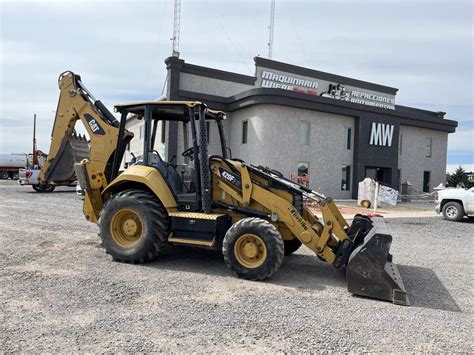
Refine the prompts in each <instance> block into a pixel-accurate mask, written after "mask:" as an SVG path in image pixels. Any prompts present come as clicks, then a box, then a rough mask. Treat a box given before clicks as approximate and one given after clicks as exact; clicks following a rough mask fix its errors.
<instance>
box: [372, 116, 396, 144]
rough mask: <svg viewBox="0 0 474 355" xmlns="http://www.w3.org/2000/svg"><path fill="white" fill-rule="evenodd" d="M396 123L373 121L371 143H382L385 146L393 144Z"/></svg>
mask: <svg viewBox="0 0 474 355" xmlns="http://www.w3.org/2000/svg"><path fill="white" fill-rule="evenodd" d="M393 130H394V125H392V124H384V123H375V122H373V123H372V129H371V131H370V143H369V144H370V145H380V146H384V147H391V146H392V138H393Z"/></svg>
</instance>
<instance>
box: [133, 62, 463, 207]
mask: <svg viewBox="0 0 474 355" xmlns="http://www.w3.org/2000/svg"><path fill="white" fill-rule="evenodd" d="M165 63H166V68H167V71H168V79H167V80H168V82H167V98H168V100H198V101H203V102H205V103H206V104H207V105H208V106H209V107H210V108H212V109H216V110H222V111H226V112H227V113H228V114H229V119H227V120H226V122H225V128H226V140H227V144H228V146H229V147H230V148H231V150H232V156H233V157H236V158H239V159H242V160H245V161H247V162H249V163H251V164H256V165H264V166H268V167H271V168H274V169H276V170H279V171H280V172H281V173H283V174H284V175H285V176H288V177H296V178H297V179H301V178H302V180H301V181H304V182H306V181H307V183H308V185H309V187H311V188H313V189H315V190H319V191H321V192H323V193H325V194H326V195H329V196H332V197H334V198H339V199H351V198H354V199H355V198H357V187H358V182H359V181H362V180H363V179H364V178H365V177H371V178H373V179H375V180H378V181H380V182H382V183H384V184H386V185H389V186H392V187H394V188H396V189H399V185H400V183H401V182H402V181H406V180H408V181H410V182H411V183H412V184H413V185H414V187H415V188H416V189H417V190H420V191H432V189H433V187H435V186H437V185H438V184H439V183H441V182H444V181H445V173H446V155H447V137H448V134H449V133H452V132H454V131H455V129H456V127H457V122H456V121H452V120H448V119H446V118H445V117H444V116H445V113H444V112H432V111H426V110H420V109H417V108H412V107H405V106H400V105H397V104H396V103H395V102H396V94H397V91H398V89H396V88H392V87H388V86H383V85H379V84H374V83H369V82H365V81H361V80H356V79H352V78H347V77H343V76H339V75H334V74H330V73H325V72H321V71H317V70H313V69H308V68H302V67H298V66H294V65H290V64H286V63H282V62H278V61H273V60H268V59H265V58H260V57H256V58H255V76H247V75H242V74H237V73H232V72H227V71H222V70H218V69H212V68H207V67H202V66H197V65H193V64H189V63H186V62H185V61H184V60H182V59H179V58H176V57H169V58H167V59H166V60H165ZM139 124H140V123H137V122H135V123H134V122H129V123H128V127H129V129H131V130H132V131H133V130H134V129H135V130H136V127H138V126H139ZM135 133H136V132H135ZM214 134H215V135H217V131H215V132H213V131H212V128H211V130H210V146H211V151H212V150H213V149H212V146H213V145H214V144H217V136H216V137H215V138H213V135H214ZM165 136H166V138H163V139H162V141H160V143H159V144H160V146H159V147H158V148H159V149H160V152H161V154H162V155H163V156H164V157H171V156H178V157H179V153H180V151H181V146H182V138H183V137H182V135H181V134H180V131H179V130H178V127H177V126H176V125H173V124H170V126H169V127H166V128H165V130H164V131H163V137H165Z"/></svg>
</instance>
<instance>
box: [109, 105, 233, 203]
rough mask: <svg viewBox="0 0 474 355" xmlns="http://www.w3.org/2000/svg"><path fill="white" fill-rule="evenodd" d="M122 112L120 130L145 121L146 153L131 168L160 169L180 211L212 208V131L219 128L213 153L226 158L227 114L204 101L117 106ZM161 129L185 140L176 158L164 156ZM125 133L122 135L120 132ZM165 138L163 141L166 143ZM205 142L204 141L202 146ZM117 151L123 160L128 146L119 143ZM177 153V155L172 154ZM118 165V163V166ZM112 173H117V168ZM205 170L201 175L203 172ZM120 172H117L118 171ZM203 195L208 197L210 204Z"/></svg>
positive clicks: (180, 145)
mask: <svg viewBox="0 0 474 355" xmlns="http://www.w3.org/2000/svg"><path fill="white" fill-rule="evenodd" d="M115 108H116V110H117V111H118V112H120V113H121V115H122V119H121V122H120V128H119V129H120V130H121V131H123V130H125V127H124V126H125V122H126V118H127V117H128V116H129V115H134V116H135V117H136V118H137V119H138V120H143V121H144V123H143V132H142V134H141V136H142V137H141V138H142V139H143V154H142V155H139V156H137V157H135V158H134V159H132V160H131V161H130V162H129V165H145V166H150V167H153V168H155V169H157V170H158V171H159V173H160V175H161V176H162V177H163V179H164V180H165V182H166V184H167V185H168V187H169V189H170V190H171V192H172V193H173V195H174V197H175V199H176V201H177V206H178V210H179V211H189V212H197V211H202V210H203V209H204V210H206V209H207V210H208V209H209V208H210V172H209V156H208V151H209V148H211V147H210V144H209V129H210V127H211V126H215V127H217V131H218V133H219V141H218V142H217V141H213V144H212V149H211V150H213V153H215V154H217V155H220V156H222V157H223V158H224V159H225V158H226V143H225V136H224V129H223V120H224V119H225V118H226V116H225V113H224V112H220V111H213V110H210V109H208V108H207V107H206V105H204V104H203V103H201V102H195V101H191V102H188V101H149V102H140V103H132V104H124V105H117V106H115ZM158 126H160V127H162V129H163V127H166V126H167V127H168V131H169V132H176V131H177V130H178V135H180V136H181V137H182V138H183V139H182V144H178V152H177V155H171V156H168V157H166V156H163V155H170V154H169V152H167V154H165V149H161V151H162V153H163V154H160V152H159V149H156V148H157V146H159V145H160V143H159V142H158V139H157V131H158ZM119 134H122V133H119ZM163 140H164V139H163V138H162V139H161V141H162V142H163ZM202 142H205V144H204V145H203V144H202ZM117 151H118V152H120V153H121V154H119V156H120V157H122V156H123V154H124V152H125V144H124V143H123V141H122V140H119V141H118V147H117ZM171 154H174V153H171ZM116 165H117V164H116ZM113 171H117V168H116V167H115V168H114V169H113ZM201 171H202V173H201ZM117 173H118V171H117ZM203 193H204V195H208V196H209V199H208V200H209V205H208V206H203V204H206V202H205V201H206V198H204V199H203Z"/></svg>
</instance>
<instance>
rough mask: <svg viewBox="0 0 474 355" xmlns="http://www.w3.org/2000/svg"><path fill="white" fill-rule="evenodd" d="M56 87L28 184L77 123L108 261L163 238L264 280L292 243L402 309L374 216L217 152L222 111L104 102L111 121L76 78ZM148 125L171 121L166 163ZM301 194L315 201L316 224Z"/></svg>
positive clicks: (387, 238)
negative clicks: (212, 252) (172, 147)
mask: <svg viewBox="0 0 474 355" xmlns="http://www.w3.org/2000/svg"><path fill="white" fill-rule="evenodd" d="M59 88H60V97H59V103H58V108H57V111H56V119H55V123H54V128H53V132H52V141H51V149H50V151H49V156H48V160H47V162H46V164H45V166H44V169H43V170H42V171H41V174H40V179H41V180H42V181H47V180H48V177H49V176H51V175H52V174H55V176H70V174H68V173H71V172H70V171H61V169H70V168H69V167H70V164H69V163H68V162H65V161H64V159H68V158H67V155H65V154H63V152H62V150H63V149H64V148H63V147H65V146H67V142H68V140H69V139H70V137H71V135H72V133H73V130H74V126H75V123H76V121H79V120H80V121H82V122H83V124H84V126H85V128H86V130H87V132H88V134H89V136H90V144H89V145H90V152H89V158H88V159H84V160H83V161H82V162H80V163H78V164H75V166H74V168H75V171H76V175H77V177H78V180H79V182H80V184H81V186H82V187H83V189H84V191H85V198H84V206H83V212H84V215H85V217H86V219H87V220H88V221H90V222H94V223H97V224H98V225H99V229H100V237H101V238H102V244H103V246H104V247H105V249H106V252H107V253H108V254H110V255H111V256H112V258H113V259H114V260H115V261H121V262H128V263H142V262H148V261H151V260H153V259H155V258H156V257H158V256H159V254H160V252H161V251H162V250H163V249H165V248H166V247H167V246H169V245H188V246H196V247H201V248H209V249H216V250H221V251H222V253H223V255H224V260H225V263H226V264H227V266H228V267H229V268H230V269H231V270H232V271H233V272H234V273H235V274H236V275H237V276H238V277H241V278H244V279H249V280H264V279H266V278H268V277H271V276H272V275H273V274H274V273H275V272H276V271H277V270H278V268H279V267H280V265H281V263H282V260H283V258H284V256H285V255H288V254H291V253H293V252H294V251H296V250H297V249H298V248H299V247H300V246H301V245H302V244H304V245H305V246H306V247H308V248H309V249H311V250H312V251H313V252H314V253H315V254H316V255H317V256H318V257H319V258H320V259H321V260H323V261H324V262H326V263H328V264H331V265H333V266H334V267H336V268H342V269H345V272H346V278H347V283H348V289H349V291H350V292H351V293H353V294H356V295H362V296H367V297H371V298H377V299H382V300H388V301H393V302H394V303H396V304H402V305H408V304H409V301H408V298H407V294H406V291H405V288H404V285H403V282H402V280H401V278H400V275H399V273H398V270H397V267H396V265H395V264H393V263H392V256H391V255H390V254H389V248H390V245H391V242H392V236H391V235H390V234H389V232H388V230H387V228H386V227H385V223H384V222H383V219H382V218H381V217H373V218H369V217H367V216H362V215H356V216H355V217H354V218H353V221H352V223H351V225H349V224H348V223H347V222H346V221H345V220H344V218H343V217H342V215H341V213H340V211H339V210H338V208H337V207H336V205H335V203H334V202H333V200H332V199H331V198H329V197H326V196H324V195H323V194H321V193H318V192H315V191H313V190H311V189H309V188H307V187H304V186H302V185H299V184H297V183H295V182H293V181H291V180H289V179H286V178H285V177H284V176H283V175H282V174H281V173H279V172H278V171H275V170H272V169H270V168H266V167H263V166H255V165H252V164H248V163H246V162H244V161H242V160H239V159H235V158H234V159H232V158H231V157H229V156H228V152H229V151H230V149H228V148H227V146H226V140H225V135H224V128H223V127H224V126H223V121H224V120H225V119H226V114H225V113H224V112H219V111H213V110H211V109H209V108H208V107H207V106H206V105H205V104H203V103H201V102H187V101H186V102H185V101H146V102H138V103H130V104H123V105H116V106H115V109H116V111H117V112H118V113H120V115H121V119H120V121H118V120H116V119H115V117H114V116H113V115H112V114H111V113H110V112H109V111H108V110H107V108H106V107H105V106H104V105H103V104H102V103H101V102H100V101H97V100H95V99H94V97H93V96H92V95H91V93H90V92H89V91H88V90H87V89H86V88H85V87H84V85H83V84H82V82H81V78H80V76H79V75H76V74H74V73H72V72H65V73H63V74H61V75H60V77H59ZM132 115H133V116H134V117H135V118H136V119H138V120H143V122H144V131H143V135H144V139H143V155H142V156H141V157H138V158H137V159H134V160H133V161H131V162H129V163H128V166H127V168H125V169H122V168H121V167H122V166H123V162H122V160H123V156H124V152H125V149H126V146H127V145H128V144H129V142H130V141H131V139H132V138H133V134H132V133H131V132H129V131H127V129H126V128H125V123H126V121H127V117H130V116H132ZM160 122H161V124H162V123H163V122H168V123H169V124H170V125H171V124H172V125H174V126H175V127H176V126H181V128H180V129H182V138H183V139H182V140H183V144H180V145H182V146H183V147H182V149H183V151H182V154H181V156H180V157H178V159H177V158H176V157H172V158H171V159H170V160H169V161H165V160H164V159H163V157H162V156H161V154H160V152H159V151H158V150H155V140H156V138H157V129H158V125H159V124H160ZM210 123H212V124H214V125H215V126H217V131H218V133H219V141H218V146H219V149H218V151H217V152H214V153H213V154H212V155H211V154H210V152H209V149H210V144H208V133H207V130H208V127H207V126H208V124H210ZM213 143H214V144H215V143H216V142H213ZM305 201H312V202H314V203H316V204H317V205H318V206H319V207H320V208H321V211H322V218H321V219H320V218H318V217H317V216H316V215H315V214H314V213H312V211H311V210H310V209H309V208H308V207H307V206H306V205H305V203H304V202H305Z"/></svg>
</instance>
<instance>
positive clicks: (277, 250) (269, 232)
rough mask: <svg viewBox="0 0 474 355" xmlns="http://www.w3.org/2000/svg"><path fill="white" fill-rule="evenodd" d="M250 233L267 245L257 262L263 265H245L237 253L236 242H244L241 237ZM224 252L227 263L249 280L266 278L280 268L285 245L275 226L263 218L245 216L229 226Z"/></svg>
mask: <svg viewBox="0 0 474 355" xmlns="http://www.w3.org/2000/svg"><path fill="white" fill-rule="evenodd" d="M249 235H250V236H252V235H253V236H255V237H256V239H257V240H258V243H260V244H262V245H264V246H265V253H264V256H262V257H261V258H260V261H258V262H256V264H255V265H257V264H258V263H259V262H261V265H258V266H255V267H248V266H245V265H244V264H242V262H240V261H239V260H238V258H239V256H237V255H236V249H237V248H236V244H237V245H239V244H242V242H241V241H242V239H241V238H248V237H247V236H249ZM250 238H252V237H250ZM222 253H223V254H224V261H225V263H226V264H227V266H228V267H229V269H230V270H232V271H233V272H234V274H235V275H237V276H238V277H241V278H243V279H247V280H264V279H266V278H268V277H271V276H272V275H273V274H274V273H275V272H276V271H277V270H278V269H279V267H280V265H281V263H282V262H283V257H284V256H285V246H284V243H283V239H282V237H281V235H280V233H279V232H278V230H277V229H276V228H275V226H273V225H272V224H271V223H269V222H267V221H265V220H263V219H260V218H253V217H252V218H244V219H242V220H240V221H238V222H236V223H235V224H234V225H233V226H232V227H230V228H229V230H228V231H227V233H226V235H225V237H224V241H223V245H222ZM240 257H242V256H240Z"/></svg>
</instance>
